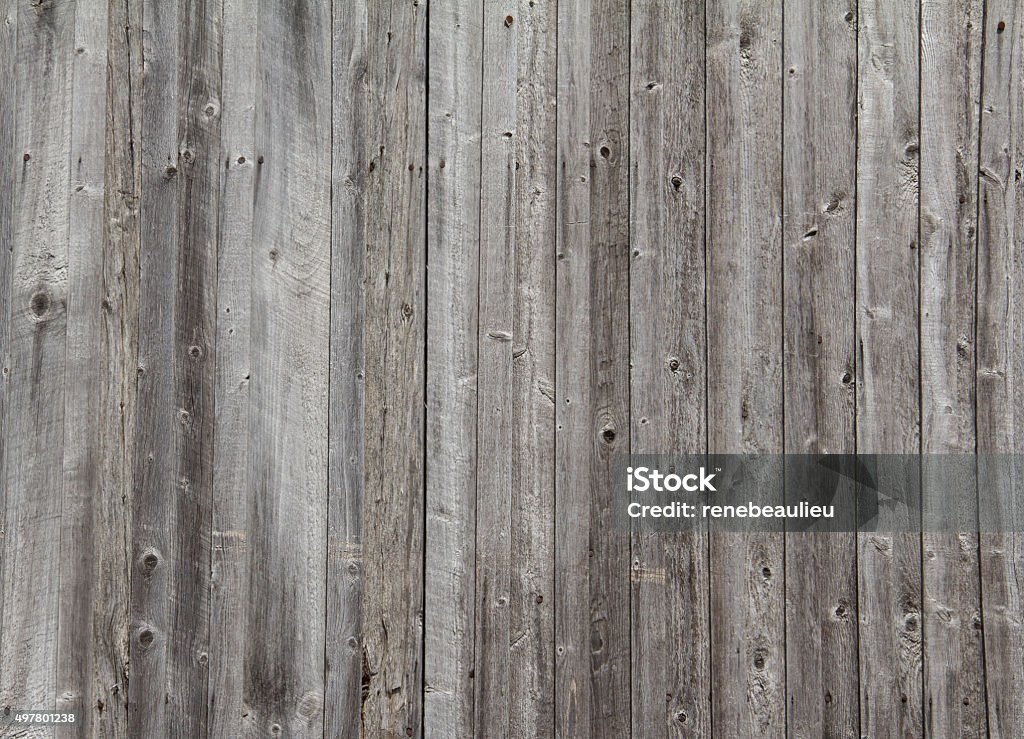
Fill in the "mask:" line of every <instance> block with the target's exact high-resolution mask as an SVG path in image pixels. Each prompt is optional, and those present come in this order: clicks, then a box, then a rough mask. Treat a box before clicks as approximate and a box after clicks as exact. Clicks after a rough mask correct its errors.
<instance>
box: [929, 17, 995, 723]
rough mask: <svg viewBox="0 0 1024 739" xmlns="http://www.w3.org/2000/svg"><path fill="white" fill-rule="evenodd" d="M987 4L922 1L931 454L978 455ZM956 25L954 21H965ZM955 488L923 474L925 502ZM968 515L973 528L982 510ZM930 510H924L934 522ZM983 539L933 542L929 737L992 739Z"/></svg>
mask: <svg viewBox="0 0 1024 739" xmlns="http://www.w3.org/2000/svg"><path fill="white" fill-rule="evenodd" d="M982 11H983V8H982V3H980V2H945V1H940V2H925V3H922V4H921V70H920V75H921V157H920V159H921V177H920V182H921V206H920V225H919V228H920V235H921V277H920V279H921V287H920V290H921V307H920V310H921V317H920V321H921V323H920V342H921V350H920V351H921V447H922V451H923V452H924V453H930V452H934V453H943V452H953V453H964V452H966V453H972V452H974V450H975V447H976V435H975V428H976V421H975V415H974V410H975V378H976V367H975V363H974V358H975V349H974V347H975V336H974V327H975V306H976V304H977V301H976V295H975V288H976V285H977V278H976V271H975V270H976V262H977V238H976V236H977V218H978V200H977V193H978V180H977V174H976V173H977V169H978V162H977V156H978V135H979V132H980V126H979V112H980V105H981V39H982V26H983V13H982ZM954 19H955V20H954ZM947 485H948V480H944V479H942V478H941V477H939V476H936V475H932V474H930V473H929V472H928V469H927V468H926V470H925V471H923V472H922V490H923V492H924V494H925V496H926V500H928V501H931V500H933V498H934V496H933V495H932V493H933V492H935V491H941V490H943V488H944V486H947ZM972 502H973V503H974V505H973V506H972V507H971V508H970V510H965V511H964V514H965V515H964V517H965V518H967V519H968V520H974V519H975V517H976V516H977V501H976V499H975V500H973V501H972ZM929 513H930V511H929V510H927V509H926V510H925V511H924V515H926V516H927V515H929ZM978 544H979V542H978V535H977V534H976V533H967V532H963V533H942V534H934V533H928V532H925V534H924V537H923V539H922V548H923V549H922V557H923V558H922V568H923V571H922V597H923V607H924V621H923V638H924V641H923V660H924V711H925V715H924V721H925V733H926V735H928V736H949V735H954V736H963V737H969V736H970V737H982V736H987V735H988V731H987V720H986V715H985V714H986V711H985V685H984V681H985V676H984V657H983V655H982V648H983V644H982V633H981V629H980V628H979V626H980V624H981V592H980V580H979V573H980V570H979V560H978V553H979V550H978Z"/></svg>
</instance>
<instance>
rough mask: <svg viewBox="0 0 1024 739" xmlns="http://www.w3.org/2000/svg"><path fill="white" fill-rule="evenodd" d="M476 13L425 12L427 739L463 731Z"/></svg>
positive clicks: (476, 167) (476, 242) (472, 509)
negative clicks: (427, 24)
mask: <svg viewBox="0 0 1024 739" xmlns="http://www.w3.org/2000/svg"><path fill="white" fill-rule="evenodd" d="M483 14H484V4H483V3H481V2H479V0H458V2H451V3H444V4H438V5H436V6H432V7H431V12H430V44H429V50H430V55H429V59H428V68H429V69H430V75H429V85H430V88H429V100H430V114H429V118H428V126H429V141H428V148H429V152H430V156H429V164H430V167H429V177H428V185H427V187H428V192H429V195H430V200H429V202H430V203H431V204H432V206H433V207H431V208H429V209H428V211H427V219H428V229H427V260H428V265H429V269H428V272H427V311H428V313H427V325H428V327H429V333H428V336H427V390H426V392H427V436H426V457H427V463H426V466H427V522H426V527H427V533H426V536H427V544H426V546H427V552H426V565H425V566H426V598H427V600H426V613H425V616H424V617H425V619H426V623H425V630H426V631H425V636H424V638H425V639H426V655H425V670H426V677H425V680H426V685H427V692H426V695H425V696H424V700H425V721H426V725H425V733H426V735H427V736H431V737H442V736H445V735H447V734H448V733H449V732H452V733H454V734H456V735H462V736H472V735H474V732H475V730H474V723H473V722H474V706H473V696H474V693H475V690H476V688H475V683H474V679H473V678H474V674H475V672H474V667H475V665H476V663H475V659H474V634H475V629H476V626H475V624H476V616H475V612H476V605H477V595H476V585H477V579H478V573H477V572H476V555H475V547H476V538H475V532H476V530H477V512H476V499H477V493H478V489H479V488H478V479H477V474H478V473H477V458H478V454H479V453H480V451H481V447H480V446H479V444H480V439H479V435H478V431H477V419H478V396H479V393H480V389H481V388H480V365H479V361H478V344H479V341H478V326H479V325H480V324H479V309H480V306H479V302H480V300H481V299H482V294H481V290H480V286H479V285H480V271H481V265H480V251H481V243H480V240H481V228H482V214H481V198H482V197H483V196H482V194H481V190H480V188H481V180H480V172H481V166H482V160H481V146H482V144H481V110H482V105H483V104H482V102H481V95H482V93H483V87H482V86H483V65H482V63H481V56H482V54H483V35H484V27H483ZM506 143H507V142H506ZM491 206H492V207H493V203H492V204H491ZM487 218H488V221H490V220H493V218H494V215H493V214H492V213H488V214H487ZM493 379H497V378H493ZM492 381H493V380H492ZM505 390H506V388H504V387H494V388H493V391H494V392H504V391H505ZM489 415H490V414H488V416H489ZM499 474H500V473H499ZM488 482H490V483H492V484H493V483H495V482H496V481H495V480H490V481H488ZM493 494H494V495H495V496H497V495H498V491H494V493H493ZM485 566H486V565H485ZM496 597H497V596H496ZM505 597H506V598H507V595H506V596H505ZM481 677H482V676H481ZM492 730H496V731H500V728H499V727H493V729H492Z"/></svg>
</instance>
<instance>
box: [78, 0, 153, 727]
mask: <svg viewBox="0 0 1024 739" xmlns="http://www.w3.org/2000/svg"><path fill="white" fill-rule="evenodd" d="M108 10H109V15H108V18H107V29H106V30H107V33H108V41H107V64H106V121H105V124H106V125H105V131H106V140H105V160H106V172H105V177H104V182H105V185H104V193H103V195H104V216H105V223H104V235H105V247H104V258H103V264H102V271H101V274H102V279H103V284H104V291H103V298H102V299H101V302H100V306H101V308H102V309H103V313H102V315H103V322H102V330H103V337H102V341H103V344H102V346H103V348H104V351H105V357H104V359H103V361H104V365H103V368H104V373H103V385H102V388H101V392H102V393H103V395H102V397H101V401H100V414H101V415H100V419H101V423H102V424H103V429H104V431H103V433H104V439H105V444H106V445H105V447H104V450H103V459H102V464H103V467H102V471H101V474H102V482H101V483H100V489H101V490H102V491H103V494H102V495H101V497H100V498H99V501H98V504H95V508H96V511H95V514H94V518H93V521H94V524H95V527H96V528H95V531H96V532H97V534H96V536H97V545H96V551H97V552H98V559H97V561H96V562H95V563H94V566H93V571H94V573H95V575H94V576H95V578H96V582H97V590H96V592H95V594H94V600H93V609H94V617H93V621H92V638H93V639H94V640H95V645H94V653H95V661H94V663H93V667H92V671H93V681H94V688H93V689H94V691H95V693H94V694H93V695H92V696H90V699H91V700H94V701H95V703H94V705H93V706H87V708H88V710H92V709H93V707H94V708H95V710H96V714H95V719H94V722H95V723H94V731H93V735H99V736H105V737H111V738H112V739H114V738H124V739H127V738H128V737H129V736H131V735H130V734H129V731H128V728H129V720H128V696H129V691H128V671H129V651H130V637H131V632H130V624H131V601H130V595H131V582H132V573H133V568H132V563H131V552H132V541H131V532H132V522H131V513H132V507H133V502H132V501H133V498H134V496H135V490H136V488H135V484H134V480H133V472H134V469H135V460H136V454H135V449H136V447H135V442H136V438H135V429H136V410H137V382H138V367H139V335H138V327H139V315H140V311H139V307H140V304H139V278H140V271H139V252H140V236H141V234H140V219H139V203H140V192H141V172H142V160H141V156H140V152H139V144H138V142H139V141H140V137H141V117H140V115H139V112H140V111H141V108H142V105H141V95H142V0H127V1H126V2H124V3H119V2H117V3H109V4H108ZM101 704H102V705H101Z"/></svg>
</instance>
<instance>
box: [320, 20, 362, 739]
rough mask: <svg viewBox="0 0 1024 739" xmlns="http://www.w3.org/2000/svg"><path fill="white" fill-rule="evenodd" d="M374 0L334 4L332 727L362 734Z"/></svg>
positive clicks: (328, 731)
mask: <svg viewBox="0 0 1024 739" xmlns="http://www.w3.org/2000/svg"><path fill="white" fill-rule="evenodd" d="M366 14H367V3H366V2H365V0H360V1H359V2H354V3H335V4H334V38H333V52H332V53H333V62H332V67H333V75H332V77H333V85H334V92H333V95H332V97H333V100H334V109H333V110H334V112H333V124H332V131H333V133H332V142H333V151H332V152H331V155H332V157H333V162H334V163H333V176H332V178H331V179H332V183H333V186H332V190H331V203H332V211H331V212H332V246H331V405H330V438H329V453H330V469H329V474H330V487H329V493H330V503H329V510H328V514H327V515H328V536H327V677H326V681H327V682H326V712H325V714H324V735H325V736H331V737H335V736H336V737H353V738H354V737H358V736H359V720H358V717H359V715H360V709H361V701H362V698H361V692H362V678H363V660H362V654H363V653H362V648H361V643H362V625H361V621H360V602H361V599H362V574H361V570H362V565H363V550H362V536H363V535H362V520H363V519H362V516H363V512H362V506H363V472H364V468H363V450H364V445H365V443H364V438H363V428H364V426H363V372H364V361H363V326H364V325H365V321H366V314H365V312H364V306H365V303H364V301H365V295H364V292H363V284H364V283H363V278H364V275H365V265H364V262H365V258H366V228H365V225H366V224H365V207H366V206H365V200H364V196H365V187H366V154H367V151H366V148H367V141H366V112H367V111H366V102H367V100H366Z"/></svg>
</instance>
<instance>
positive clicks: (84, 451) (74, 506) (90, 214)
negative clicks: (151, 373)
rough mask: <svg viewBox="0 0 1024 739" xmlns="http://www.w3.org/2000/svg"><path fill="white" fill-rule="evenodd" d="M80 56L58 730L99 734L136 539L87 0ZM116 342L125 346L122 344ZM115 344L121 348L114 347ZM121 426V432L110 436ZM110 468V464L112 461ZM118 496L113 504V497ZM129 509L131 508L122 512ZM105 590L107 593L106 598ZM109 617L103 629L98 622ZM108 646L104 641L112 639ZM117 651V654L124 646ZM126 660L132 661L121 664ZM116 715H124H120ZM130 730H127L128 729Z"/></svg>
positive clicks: (81, 10)
mask: <svg viewBox="0 0 1024 739" xmlns="http://www.w3.org/2000/svg"><path fill="white" fill-rule="evenodd" d="M76 11H77V12H76V14H75V30H74V57H73V58H74V63H73V74H72V84H71V90H70V95H71V97H70V103H71V110H72V115H71V119H72V122H71V129H70V131H69V134H70V149H71V159H70V161H71V176H70V182H69V192H68V216H69V223H70V224H73V225H72V226H71V227H70V228H69V229H68V265H67V271H68V295H67V337H66V342H65V346H66V351H67V361H66V364H65V383H64V384H65V391H64V408H65V410H64V460H63V497H62V503H61V538H60V557H61V561H63V562H65V563H68V565H69V566H67V567H66V568H65V570H64V572H63V573H62V575H61V591H60V611H59V614H60V615H59V626H60V630H59V636H58V642H57V708H58V710H61V711H74V712H75V713H77V714H78V716H79V719H78V720H77V721H76V722H75V723H74V724H73V725H65V726H59V727H57V728H56V730H55V733H56V734H57V735H58V736H81V737H86V736H93V735H94V734H98V733H100V731H101V726H110V724H106V725H103V724H100V723H99V719H102V717H103V710H102V709H100V708H99V706H103V705H104V704H105V703H106V701H108V700H109V695H108V694H109V688H110V685H112V684H117V683H118V682H120V675H117V674H114V675H111V674H110V671H109V669H104V668H109V665H104V664H103V659H104V655H103V654H102V653H97V651H96V647H97V646H99V645H100V643H97V642H95V641H94V639H93V637H94V634H96V635H98V634H99V633H102V632H103V631H104V630H105V627H106V622H105V621H104V620H103V619H104V617H105V614H106V613H109V609H110V608H111V607H113V608H114V609H116V608H117V607H118V606H122V607H123V606H125V605H126V602H127V598H126V597H125V595H126V592H127V591H126V590H125V591H121V592H119V593H118V592H117V591H115V592H116V594H117V595H118V596H120V597H117V598H116V599H115V600H114V601H113V602H112V603H109V604H108V603H104V602H103V600H102V597H103V594H101V593H99V592H98V591H99V589H98V587H97V584H98V583H102V582H103V581H104V577H105V576H106V577H107V578H112V579H113V580H114V581H115V582H117V583H121V584H127V577H128V570H127V564H126V561H125V559H124V553H125V552H126V549H125V548H124V547H125V546H126V544H127V542H126V541H124V540H123V539H122V538H121V536H122V535H123V533H124V528H123V524H124V521H120V522H119V521H117V519H116V518H115V519H114V520H113V521H109V523H113V524H118V523H120V526H119V527H118V529H115V530H114V531H108V530H106V529H105V528H104V525H105V524H106V523H108V520H105V519H104V516H103V512H104V511H106V510H109V508H110V504H111V503H112V502H113V504H114V506H115V507H116V506H117V503H119V502H120V500H121V496H122V494H123V493H124V492H125V491H124V490H123V489H122V488H120V486H118V485H116V484H115V485H111V484H110V483H111V482H112V481H111V480H110V479H109V477H107V475H106V474H105V470H104V467H105V465H104V460H105V459H107V458H110V457H114V458H116V457H118V456H119V455H120V453H121V451H122V449H121V447H122V442H123V438H122V436H121V434H120V433H119V432H118V427H117V426H114V427H110V426H107V425H106V423H105V422H106V421H109V420H114V421H115V422H117V423H119V422H120V418H119V417H118V416H119V414H115V415H114V416H113V418H111V415H110V414H109V413H108V412H107V408H106V404H107V403H109V402H110V401H111V400H113V401H114V402H115V403H116V402H118V401H119V397H118V396H117V395H115V396H113V397H111V396H109V395H107V394H106V393H105V392H104V391H105V389H106V388H105V387H104V378H105V375H106V374H107V373H108V372H111V371H113V372H114V373H120V372H121V371H123V370H124V369H125V367H124V366H123V364H121V363H120V362H117V361H116V354H115V355H114V359H115V362H114V363H113V365H110V364H107V361H108V360H109V358H110V357H109V356H102V354H101V352H100V351H98V348H99V347H102V346H103V345H104V341H103V338H104V325H103V324H104V314H105V309H109V308H112V306H113V304H112V303H111V302H110V301H109V300H108V299H107V298H106V296H105V292H106V289H107V284H106V282H105V280H104V275H103V264H104V261H105V260H106V258H107V254H106V252H107V243H108V242H107V240H106V238H105V228H104V216H105V215H106V214H105V207H104V204H105V197H104V195H105V192H104V184H105V164H106V159H105V148H106V147H105V142H106V102H107V96H106V84H107V79H106V68H107V39H108V36H107V20H108V19H107V8H106V7H105V6H104V5H103V4H101V3H81V4H80V5H78V6H77V8H76ZM114 346H115V347H116V344H115V345H114ZM115 351H116V348H115ZM111 432H113V433H111ZM108 469H109V468H108ZM108 496H110V497H111V498H113V499H114V501H108V500H107V498H108ZM121 510H123V508H122V509H121ZM110 534H114V537H115V538H114V541H115V542H116V543H117V544H119V545H121V547H122V549H121V552H120V553H119V554H120V557H119V558H118V559H119V564H120V565H121V567H120V568H118V569H114V570H113V571H110V570H107V571H106V572H104V566H105V565H107V566H109V565H108V564H107V563H108V558H109V557H110V555H111V554H114V553H112V552H108V551H106V550H105V547H104V543H105V540H106V538H107V536H109V535H110ZM97 596H99V597H97ZM114 615H115V618H114V619H113V623H114V624H115V629H116V627H120V628H121V629H124V630H123V631H122V632H121V633H117V631H116V630H115V631H114V632H113V633H111V634H110V641H112V642H113V643H114V645H115V650H118V651H119V650H120V649H123V644H124V640H125V639H126V637H127V630H126V629H125V627H126V621H125V619H124V618H123V613H117V612H116V611H115V614H114ZM95 618H98V619H100V623H99V624H97V626H98V628H97V629H96V630H95V631H94V627H93V624H94V619H95ZM119 639H120V640H121V644H118V640H119ZM104 646H105V645H104ZM115 653H116V652H115ZM122 666H123V663H122ZM100 670H103V671H104V673H105V675H104V676H105V677H106V678H107V682H106V684H105V685H104V684H102V683H95V682H94V677H93V676H94V674H96V673H97V672H98V671H100ZM115 721H116V715H115ZM122 731H123V727H122Z"/></svg>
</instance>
